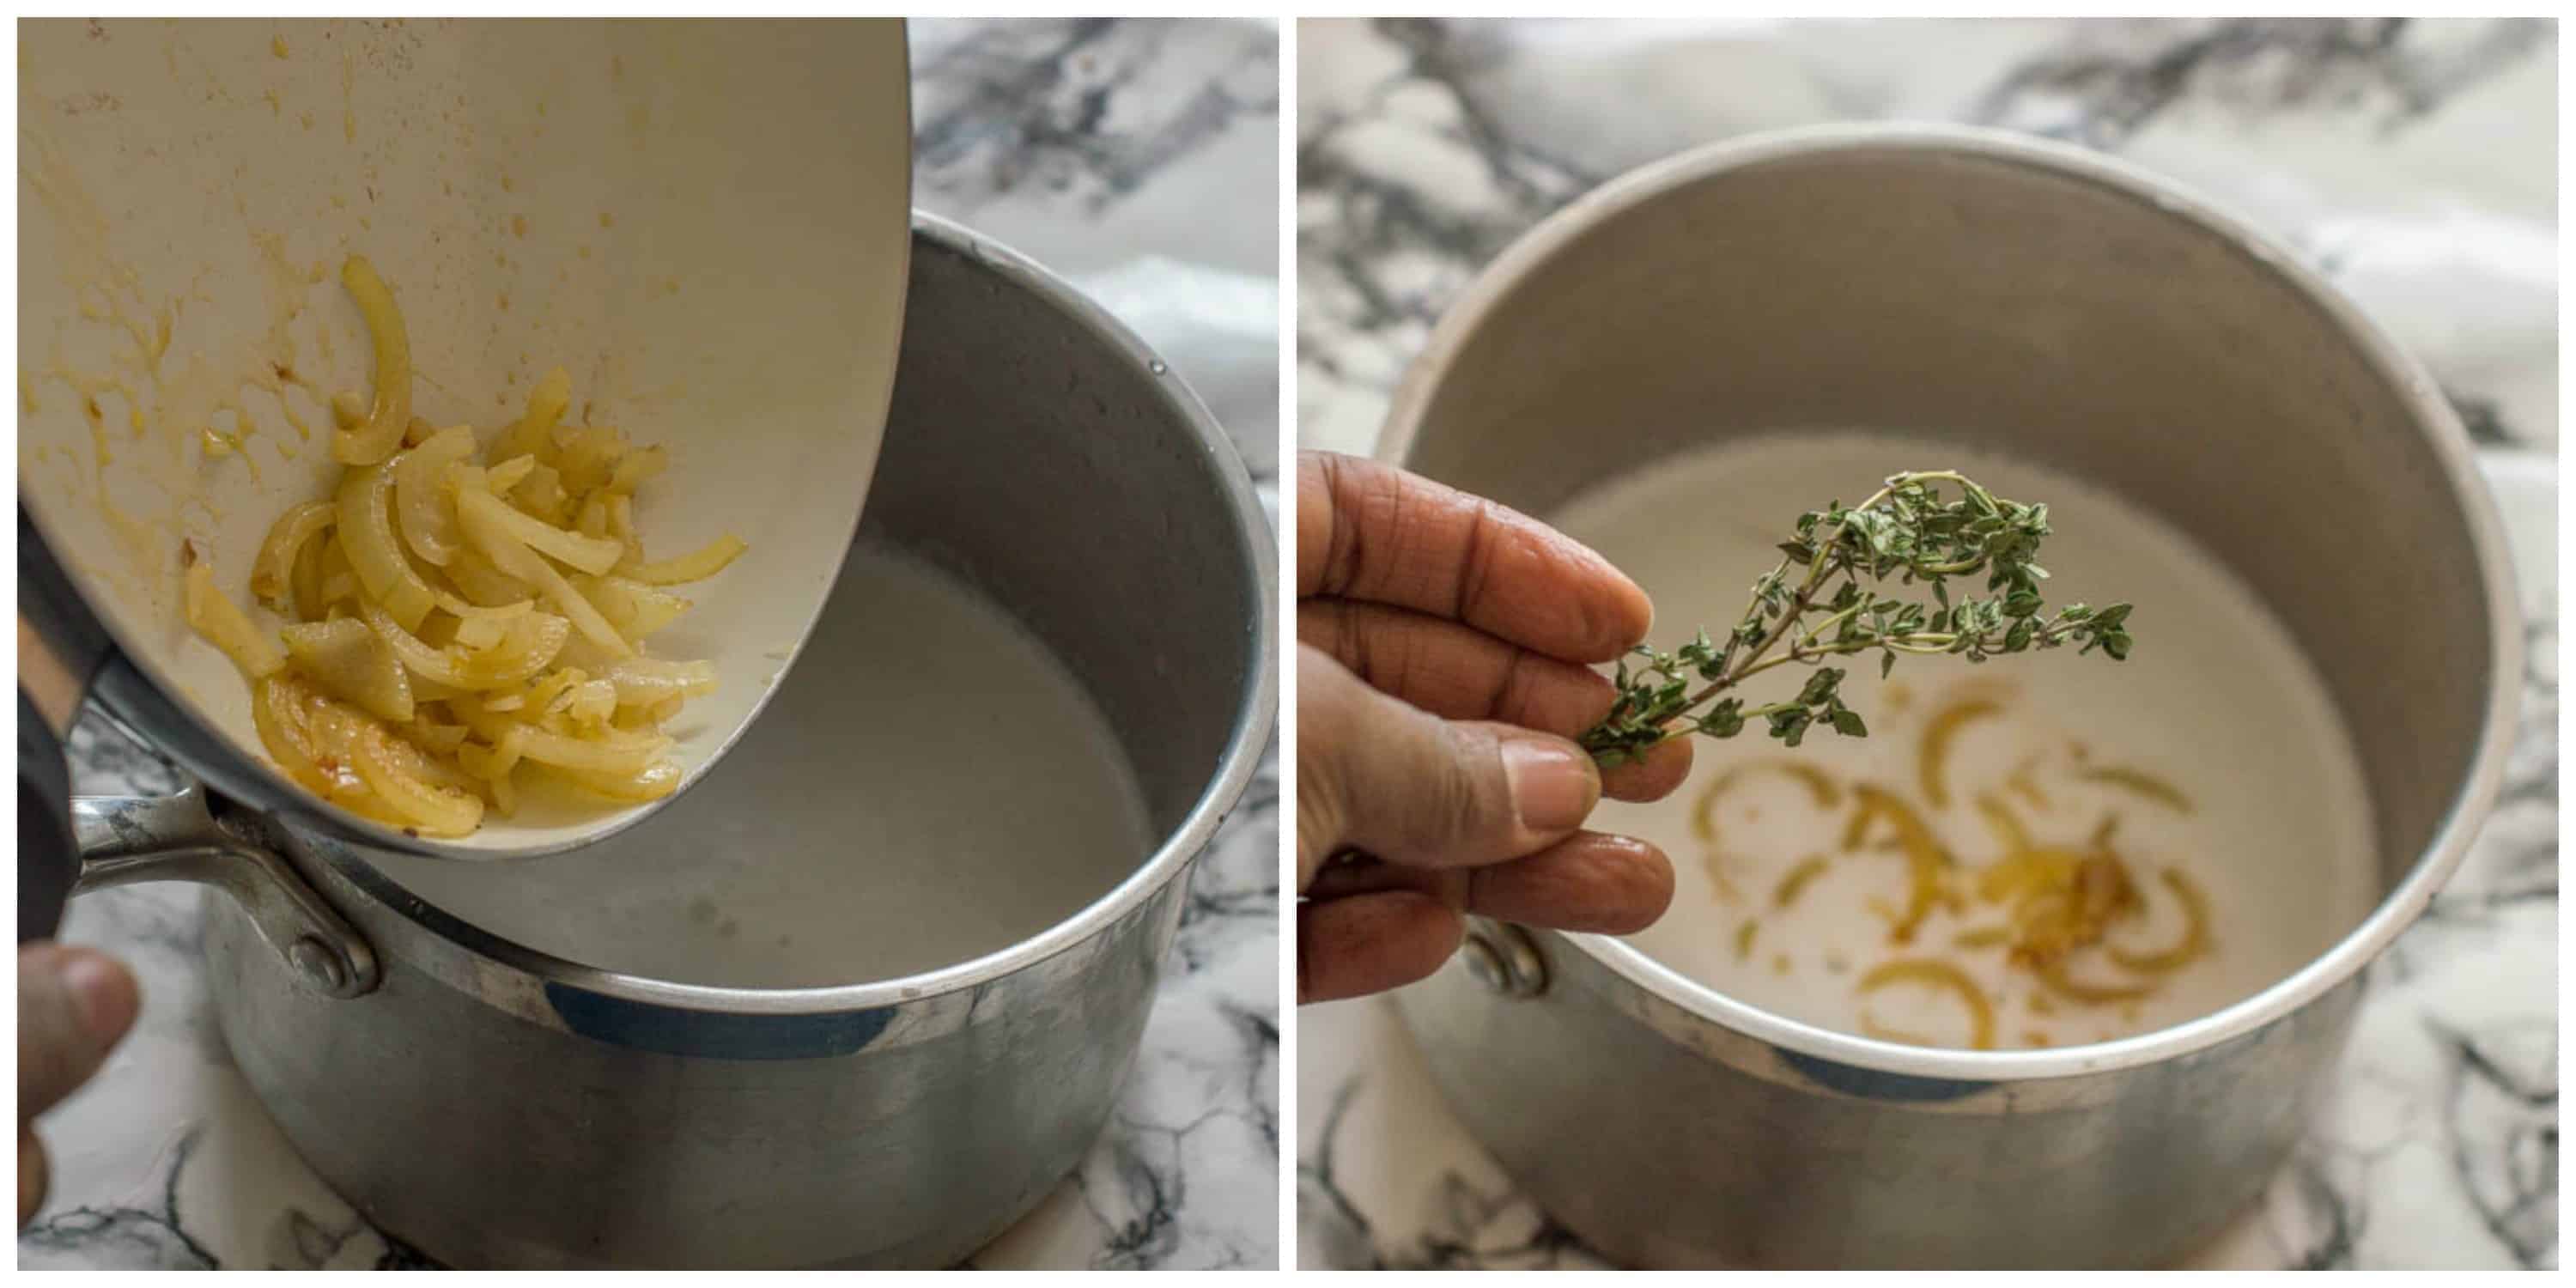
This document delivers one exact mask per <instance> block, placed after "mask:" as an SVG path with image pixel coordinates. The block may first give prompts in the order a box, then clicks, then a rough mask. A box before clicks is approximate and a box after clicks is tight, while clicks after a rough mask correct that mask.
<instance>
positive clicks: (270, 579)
mask: <svg viewBox="0 0 2576 1288" xmlns="http://www.w3.org/2000/svg"><path fill="white" fill-rule="evenodd" d="M339 521H340V511H339V509H338V507H336V506H334V505H332V504H331V503H330V502H328V501H307V502H305V503H304V504H302V505H299V506H296V507H294V508H292V509H290V510H288V511H287V512H286V513H284V514H281V515H279V516H277V522H275V523H273V524H271V525H269V529H268V539H267V540H266V541H263V542H261V543H260V547H259V561H258V562H257V563H254V564H252V565H251V570H250V593H251V594H253V595H255V596H257V597H258V599H259V601H260V602H261V603H263V604H266V605H268V606H269V607H271V608H274V609H276V610H277V611H279V612H281V613H283V612H286V611H288V610H289V609H290V608H291V607H293V604H292V602H291V601H290V599H289V596H290V595H291V594H292V593H293V592H294V588H295V569H296V564H297V561H298V560H299V559H301V557H302V556H303V554H304V546H305V543H306V542H308V541H311V540H312V539H313V538H314V537H316V536H319V535H321V534H322V533H324V532H328V531H330V530H331V525H333V524H335V523H337V522H339Z"/></svg>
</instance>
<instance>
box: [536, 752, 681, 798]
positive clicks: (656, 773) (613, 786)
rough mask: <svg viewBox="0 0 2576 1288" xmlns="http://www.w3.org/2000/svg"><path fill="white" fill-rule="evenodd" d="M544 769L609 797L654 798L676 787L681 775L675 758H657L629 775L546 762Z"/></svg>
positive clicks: (678, 784)
mask: <svg viewBox="0 0 2576 1288" xmlns="http://www.w3.org/2000/svg"><path fill="white" fill-rule="evenodd" d="M546 772H547V773H549V774H552V775H554V776H555V777H557V778H560V779H562V780H563V781H565V782H568V783H571V784H573V785H574V786H576V787H579V788H581V789H583V790H585V791H590V792H595V793H597V794H599V795H601V796H605V797H608V798H609V799H610V800H617V801H629V802H641V801H657V800H660V799H662V798H663V797H665V796H668V795H670V794H671V793H673V792H675V791H678V790H679V789H680V779H681V778H683V777H684V776H685V775H684V774H683V773H682V771H681V769H680V762H678V761H676V760H657V761H654V762H653V763H652V764H650V765H646V766H645V767H644V768H642V769H640V770H638V771H636V772H634V773H631V774H609V773H599V772H596V771H591V770H582V769H567V768H565V767H563V766H560V765H548V766H547V767H546Z"/></svg>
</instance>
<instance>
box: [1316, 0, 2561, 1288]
mask: <svg viewBox="0 0 2576 1288" xmlns="http://www.w3.org/2000/svg"><path fill="white" fill-rule="evenodd" d="M1298 39H1299V48H1298V118H1297V120H1298V132H1299V138H1298V141H1297V148H1298V191H1297V194H1296V200H1297V223H1298V245H1297V256H1298V265H1299V269H1298V272H1299V282H1298V309H1297V327H1298V335H1297V340H1298V344H1297V358H1298V369H1299V382H1298V429H1299V434H1300V438H1301V441H1302V442H1304V443H1305V444H1306V445H1308V446H1313V447H1326V448H1333V449H1337V450H1342V451H1354V452H1365V451H1367V450H1368V449H1369V444H1370V442H1371V440H1372V438H1373V436H1374V434H1375V432H1376V429H1377V425H1378V422H1379V420H1380V418H1381V417H1383V415H1384V414H1385V409H1386V405H1387V400H1388V397H1389V395H1390V393H1391V391H1392V389H1393V387H1394V384H1395V381H1396V380H1397V378H1398V377H1399V376H1400V375H1401V373H1402V371H1403V369H1404V367H1405V364H1406V363H1407V362H1409V361H1410V360H1411V358H1412V357H1413V355H1414V354H1415V353H1416V352H1417V351H1418V350H1419V349H1420V348H1421V346H1422V344H1423V342H1424V339H1425V337H1426V336H1427V335H1428V334H1429V331H1430V329H1431V327H1432V325H1433V324H1434V323H1435V322H1436V321H1437V319H1438V318H1439V316H1440V314H1441V312H1442V310H1443V309H1444V308H1446V307H1447V305H1448V304H1449V302H1450V301H1451V300H1453V299H1454V298H1455V297H1456V296H1457V295H1458V294H1459V292H1460V290H1461V289H1462V288H1463V287H1464V286H1465V284H1466V283H1467V282H1468V281H1469V280H1470V279H1471V278H1472V277H1473V276H1474V275H1475V273H1476V272H1477V270H1478V269H1479V268H1480V267H1482V266H1483V265H1484V264H1485V263H1486V262H1487V261H1489V260H1491V259H1492V258H1493V257H1494V255H1495V254H1496V253H1498V252H1499V251H1500V250H1501V249H1502V248H1503V247H1504V246H1506V245H1508V244H1509V243H1510V242H1511V241H1512V239H1513V238H1514V237H1516V236H1517V235H1518V234H1520V233H1521V232H1522V231H1523V230H1525V229H1527V228H1528V227H1529V226H1530V225H1531V224H1532V223H1534V222H1536V221H1537V220H1538V219H1539V218H1541V217H1542V216H1544V215H1545V214H1547V213H1548V212H1549V211H1551V210H1554V209H1555V208H1556V207H1558V206H1560V205H1562V204H1564V203H1565V202H1566V201H1568V200H1570V199H1571V198H1573V197H1574V196H1576V195H1578V194H1579V193H1581V192H1583V191H1585V190H1586V189H1588V188H1590V187H1592V186H1593V185H1595V184H1597V183H1599V182H1600V181H1602V180H1604V179H1606V178H1609V177H1611V176H1613V175H1616V174H1618V173H1620V172H1622V171H1625V170H1627V169H1629V168H1632V167H1634V166H1636V165H1638V164H1641V163H1643V162H1646V161H1650V160H1653V159H1656V158H1658V157H1661V156H1664V155H1667V154H1669V153H1671V152H1674V151H1677V150H1679V149H1682V148H1685V147H1689V146H1691V145H1694V144H1697V143H1702V142H1706V141H1710V140H1715V139H1721V138H1726V137H1729V136H1733V135H1738V134H1742V133H1746V132H1748V131H1753V130H1759V129H1767V128H1775V127H1785V126H1793V125H1804V124H1814V123H1821V122H1827V121H1846V120H1868V119H1916V120H1939V121H1951V122H1962V123H1982V124H1989V125H1998V126H2003V127H2007V128H2013V129H2021V130H2028V131H2034V132H2038V133H2043V134H2047V135H2050V136H2053V137H2058V138H2062V139H2067V140H2071V141H2075V142H2080V143H2083V144H2087V145H2090V146H2093V147H2098V148H2103V149H2107V150H2109V151H2112V152H2116V153H2118V154H2120V155H2122V156H2125V157H2127V158H2129V159H2131V160H2134V161H2137V162H2139V163H2141V164H2144V165H2147V166H2149V167H2152V168H2154V169H2156V170H2159V171H2162V172H2164V173H2166V174H2168V175H2171V176H2173V177H2175V178H2177V179H2180V180H2182V181H2183V182H2185V183H2187V184H2189V185H2191V186H2192V187H2195V188H2197V189H2199V190H2201V191H2202V192H2203V193H2205V194H2208V195H2210V196H2212V197H2214V198H2215V199H2217V200H2219V201H2221V202H2222V203H2224V204H2227V205H2230V206H2233V207H2234V208H2236V209H2237V210H2238V211H2239V212H2241V213H2242V214H2244V215H2246V216H2248V217H2250V218H2252V219H2253V220H2255V221H2256V222H2258V223H2260V224H2262V225H2264V226H2266V227H2268V228H2269V229H2270V230H2272V231H2273V232H2274V233H2275V234H2277V235H2279V236H2281V237H2282V238H2284V239H2285V240H2286V241H2287V242H2288V244H2289V245H2290V246H2291V247H2293V248H2294V249H2295V250H2296V251H2297V253H2299V254H2300V255H2301V256H2302V257H2304V258H2305V259H2306V260H2307V262H2309V263H2310V264H2312V265H2314V266H2315V267H2317V268H2319V269H2320V270H2322V271H2323V272H2324V273H2325V274H2326V276H2328V277H2329V278H2330V279H2332V280H2333V281H2334V282H2335V283H2336V284H2337V285H2338V286H2339V287H2340V288H2341V289H2343V290H2344V291H2345V292H2347V293H2348V294H2350V295H2351V296H2352V297H2353V298H2354V299H2355V300H2357V301H2358V302H2359V303H2360V304H2361V305H2362V306H2363V307H2364V308H2365V309H2366V310H2367V311H2368V312H2369V313H2370V314H2371V315H2372V316H2373V317H2374V318H2375V319H2377V320H2378V322H2379V323H2380V324H2381V325H2382V326H2384V327H2386V328H2387V329H2388V330H2389V331H2390V332H2391V333H2392V334H2393V335H2394V336H2395V337H2396V338H2397V339H2398V340H2399V341H2400V342H2401V343H2402V344H2404V345H2406V346H2407V347H2408V348H2410V349H2411V350H2412V351H2413V352H2415V353H2416V354H2417V355H2418V356H2419V357H2420V358H2421V359H2422V360H2423V361H2424V362H2425V363H2426V365H2427V366H2428V367H2429V368H2430V369H2431V370H2432V372H2433V374H2434V376H2435V378H2436V379H2437V380H2439V381H2440V382H2441V384H2442V386H2443V388H2444V389H2445V391H2446V392H2447V393H2448V394H2449V396H2450V398H2451V400H2452V401H2453V403H2454V404H2455V405H2456V406H2457V407H2458V408H2459V409H2460V411H2461V413H2462V415H2463V418H2464V420H2465V421H2466V423H2467V424H2468V426H2469V427H2470V430H2471V432H2472V434H2473V435H2474V436H2475V437H2476V438H2477V440H2478V441H2479V443H2480V444H2481V446H2482V448H2484V449H2485V450H2484V452H2483V453H2482V455H2483V460H2482V465H2483V466H2484V467H2485V470H2486V472H2487V475H2488V477H2489V479H2490V481H2491V482H2492V483H2493V484H2494V486H2495V491H2496V494H2497V498H2498V501H2499V504H2500V506H2501V508H2502V509H2503V511H2504V513H2505V516H2506V521H2507V525H2508V527H2509V528H2510V529H2511V530H2512V533H2513V538H2512V541H2513V548H2514V553H2515V557H2516V560H2517V564H2518V572H2519V574H2520V576H2521V580H2522V583H2523V592H2524V601H2525V607H2526V610H2527V611H2528V613H2529V615H2530V619H2531V623H2532V626H2531V631H2530V654H2531V666H2530V670H2529V673H2528V674H2527V675H2526V677H2525V682H2524V686H2523V691H2524V705H2523V715H2522V721H2521V728H2520V731H2519V734H2518V737H2517V741H2516V744H2515V750H2514V753H2513V758H2512V763H2511V767H2510V770H2509V777H2508V781H2507V784H2506V787H2505V793H2504V797H2503V800H2502V801H2501V803H2500V804H2499V806H2498V808H2497V810H2496V813H2495V815H2494V817H2493V819H2492V820H2491V821H2490V822H2489V823H2488V825H2487V827H2486V828H2485V830H2484V832H2483V834H2482V836H2481V838H2480V840H2479V842H2478V844H2477V846H2476V848H2475V850H2474V852H2473V853H2472V855H2471V856H2470V858H2469V860H2468V862H2467V864H2466V865H2465V866H2464V868H2463V869H2462V871H2461V872H2460V873H2459V875H2458V876H2457V878H2455V879H2454V880H2453V881H2452V883H2451V884H2450V886H2449V887H2448V889H2447V890H2446V891H2445V893H2444V894H2443V895H2442V896H2441V897H2440V899H2439V900H2438V901H2437V902H2436V903H2435V904H2434V906H2433V908H2432V910H2431V911H2430V913H2428V915H2427V916H2426V917H2425V919H2424V920H2423V922H2422V923H2421V924H2419V925H2418V926H2417V927H2416V928H2415V929H2413V930H2412V931H2411V932H2410V933H2408V934H2407V935H2406V936H2405V937H2404V938H2403V939H2402V940H2401V941H2400V942H2399V943H2398V944H2397V946H2396V947H2395V948H2394V950H2392V951H2391V952H2390V953H2389V954H2388V955H2387V956H2386V957H2384V958H2383V959H2382V960H2381V961H2380V962H2379V963H2378V964H2377V965H2375V966H2374V967H2373V968H2372V969H2371V970H2370V972H2369V974H2368V976H2367V980H2368V982H2367V994H2366V1001H2365V1006H2364V1010H2363V1013H2362V1016H2361V1019H2360V1021H2359V1024H2358V1026H2357V1033H2356V1038H2355V1041H2354V1043H2353V1046H2352V1049H2351V1051H2350V1053H2349V1055H2348V1056H2347V1058H2346V1059H2345V1061H2344V1063H2343V1064H2342V1066H2341V1067H2340V1069H2339V1071H2338V1073H2337V1075H2336V1078H2335V1080H2334V1082H2333V1084H2332V1086H2331V1088H2330V1089H2329V1092H2328V1094H2327V1096H2326V1098H2325V1104H2324V1105H2323V1106H2322V1107H2321V1110H2320V1112H2319V1114H2318V1116H2317V1119H2316V1122H2315V1124H2314V1126H2313V1127H2312V1129H2311V1131H2310V1133H2309V1135H2308V1137H2307V1139H2306V1141H2305V1142H2304V1144H2303V1145H2302V1146H2301V1147H2300V1149H2299V1150H2298V1151H2297V1154H2296V1156H2295V1158H2294V1159H2293V1161H2292V1162H2291V1164H2290V1166H2289V1167H2288V1168H2287V1169H2286V1170H2285V1171H2284V1172H2283V1174H2282V1175H2281V1176H2280V1177H2279V1178H2278V1180H2277V1181H2276V1182H2275V1183H2274V1184H2273V1185H2272V1187H2271V1188H2270V1190H2269V1192H2268V1193H2267V1194H2266V1195H2265V1196H2264V1199H2263V1201H2262V1202H2261V1203H2260V1204H2259V1205H2258V1206H2257V1207H2256V1209H2255V1210H2253V1211H2250V1212H2248V1213H2247V1214H2246V1215H2245V1216H2244V1217H2243V1218H2242V1219H2241V1220H2240V1221H2239V1222H2238V1223H2237V1225H2236V1226H2235V1228H2233V1229H2232V1230H2230V1231H2229V1232H2228V1233H2227V1234H2226V1235H2225V1236H2224V1237H2222V1238H2221V1239H2220V1240H2218V1241H2217V1242H2216V1243H2215V1244H2214V1245H2213V1246H2211V1247H2209V1248H2206V1249H2203V1250H2201V1251H2200V1252H2198V1253H2197V1254H2194V1256H2193V1257H2192V1258H2191V1259H2190V1261H2189V1264H2193V1265H2206V1266H2238V1267H2289V1266H2306V1267H2318V1268H2401V1267H2432V1268H2472V1267H2498V1268H2511V1267H2516V1266H2523V1267H2534V1266H2550V1267H2554V1266H2555V1265H2556V1264H2557V1262H2558V1094H2557V1078H2558V1063H2557V1061H2558V1047H2557V1032H2558V1018H2557V1015H2558V1009H2557V1008H2558V990H2557V981H2556V966H2557V960H2558V958H2557V935H2558V902H2557V900H2558V848H2557V818H2558V786H2557V781H2558V773H2557V771H2558V746H2557V708H2558V696H2557V679H2558V677H2557V607H2558V606H2557V599H2558V597H2557V569H2556V557H2555V554H2556V536H2557V437H2558V426H2557V406H2558V389H2557V341H2558V337H2557V331H2556V311H2557V232H2556V221H2557V208H2556V193H2557V175H2556V168H2555V158H2556V154H2557V138H2556V100H2555V95H2556V88H2557V85H2556V75H2555V71H2556V63H2557V46H2556V31H2555V28H2554V26H2553V25H2551V24H2548V23H2545V22H2522V21H2444V22H2412V23H2406V22H2383V21H2377V20H2354V21H2258V20H2227V21H2180V20H2156V21H2143V22H2128V21H2039V20H2034V21H2018V20H2015V21H1993V22H1938V23H1927V22H1909V23H1860V22H1840V21H1837V22H1777V21H1755V20H1735V21H1706V22H1686V23H1685V22H1672V23H1638V22H1627V21H1594V22H1526V23H1507V22H1498V21H1484V20H1476V21H1438V22H1435V21H1386V22H1374V23H1363V22H1353V21H1340V20H1333V21H1309V22H1306V23H1304V24H1301V26H1300V29H1299V34H1298ZM1298 1032H1299V1043H1298V1052H1299V1068H1298V1071H1297V1087H1298V1096H1297V1103H1298V1106H1299V1123H1298V1142H1297V1149H1298V1163H1299V1178H1300V1179H1299V1193H1298V1201H1299V1218H1298V1219H1299V1241H1298V1253H1297V1259H1298V1264H1299V1265H1300V1266H1310V1267H1315V1266H1320V1267H1372V1266H1377V1267H1408V1266H1409V1267H1432V1266H1440V1267H1492V1268H1538V1267H1569V1268H1572V1267H1584V1266H1593V1265H1597V1264H1599V1263H1598V1261H1597V1259H1596V1258H1595V1257H1594V1256H1593V1255H1592V1254H1591V1253H1590V1252H1589V1251H1588V1250H1586V1249H1585V1248H1584V1247H1583V1246H1582V1243H1581V1241H1580V1240H1579V1239H1578V1238H1577V1237H1576V1236H1574V1235H1573V1234H1572V1233H1571V1232H1570V1231H1567V1230H1566V1229H1564V1228H1563V1227H1561V1226H1558V1225H1556V1224H1555V1223H1553V1222H1552V1221H1550V1220H1549V1219H1548V1218H1547V1216H1546V1214H1545V1213H1543V1212H1541V1211H1540V1210H1538V1208H1537V1207H1536V1206H1535V1205H1534V1204H1532V1203H1531V1202H1530V1201H1529V1200H1528V1199H1527V1198H1526V1197H1525V1196H1523V1195H1521V1194H1519V1193H1518V1192H1516V1191H1515V1189H1514V1188H1513V1186H1512V1184H1511V1182H1510V1180H1509V1178H1508V1177H1506V1176H1505V1175H1504V1174H1503V1173H1502V1172H1501V1171H1500V1170H1499V1169H1498V1168H1497V1167H1496V1166H1495V1164H1494V1163H1493V1161H1492V1159H1491V1158H1490V1157H1488V1156H1486V1155H1485V1154H1484V1153H1483V1151H1482V1150H1480V1149H1479V1148H1478V1147H1477V1146H1476V1145H1475V1144H1474V1142H1473V1141H1471V1140H1469V1139H1468V1138H1467V1137H1466V1136H1465V1134H1464V1133H1463V1131H1462V1129H1461V1128H1460V1127H1459V1126H1458V1124H1457V1123H1456V1121H1455V1120H1454V1119H1453V1118H1452V1117H1451V1116H1450V1114H1449V1113H1448V1111H1447V1109H1446V1108H1445V1107H1444V1106H1443V1105H1442V1104H1441V1102H1440V1098H1439V1094H1438V1092H1437V1090H1436V1089H1435V1088H1434V1087H1433V1086H1432V1085H1431V1083H1430V1081H1429V1079H1428V1076H1427V1074H1426V1073H1425V1071H1424V1069H1423V1067H1422V1064H1421V1060H1420V1058H1419V1057H1418V1055H1416V1054H1415V1052H1414V1050H1413V1048H1412V1046H1411V1044H1410V1042H1409V1040H1408V1039H1407V1038H1406V1036H1405V1034H1404V1030H1403V1028H1402V1026H1401V1025H1400V1024H1399V1023H1398V1022H1397V1020H1396V1019H1395V1017H1394V1014H1393V1011H1392V1009H1391V1008H1390V1007H1388V1006H1387V1005H1386V1004H1385V1003H1383V1002H1382V1001H1373V1002H1353V1003H1340V1004H1333V1005H1327V1006H1315V1007H1308V1008H1305V1009H1304V1010H1303V1011H1302V1012H1301V1013H1300V1016H1299V1030H1298Z"/></svg>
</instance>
